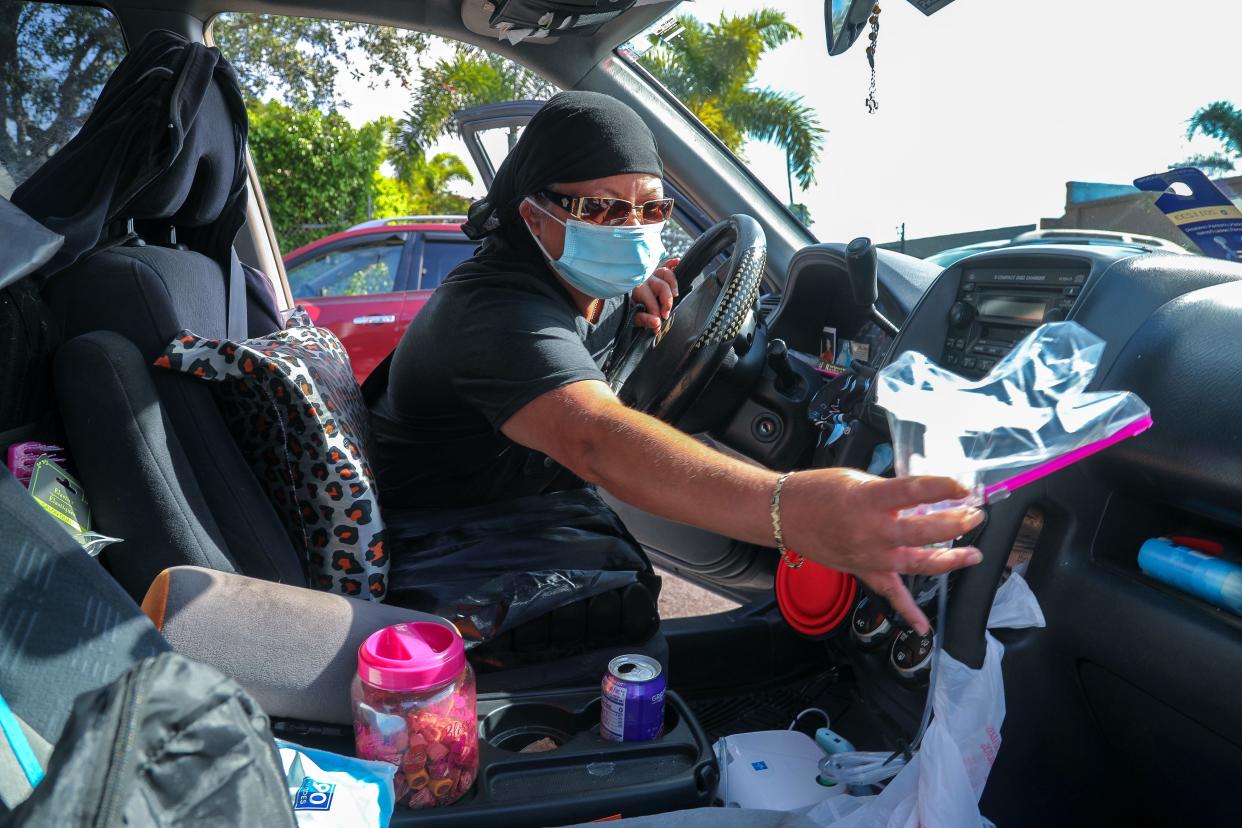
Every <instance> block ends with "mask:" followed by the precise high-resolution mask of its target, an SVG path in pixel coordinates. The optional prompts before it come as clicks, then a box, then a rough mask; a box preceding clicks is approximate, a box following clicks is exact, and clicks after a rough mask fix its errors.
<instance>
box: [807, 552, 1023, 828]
mask: <svg viewBox="0 0 1242 828" xmlns="http://www.w3.org/2000/svg"><path fill="white" fill-rule="evenodd" d="M998 622H999V623H998ZM1011 622H1012V623H1014V624H1015V625H1016V626H1020V627H1042V626H1044V615H1043V612H1042V611H1041V610H1040V608H1039V602H1038V601H1037V600H1036V599H1035V595H1034V593H1032V592H1031V589H1030V587H1029V586H1028V585H1027V584H1026V581H1025V580H1023V578H1022V576H1021V575H1017V574H1014V575H1011V576H1010V577H1009V580H1007V581H1006V582H1005V583H1004V584H1003V585H1002V586H1001V588H1000V589H998V590H997V592H996V599H995V600H994V601H993V602H992V612H991V615H989V618H988V627H989V628H992V629H996V628H999V627H1000V626H1008V625H1009V624H1010V623H1011ZM1004 654H1005V648H1004V646H1003V645H1002V644H1001V643H1000V642H999V641H997V640H996V639H995V638H994V637H993V636H992V635H991V634H988V635H987V654H986V655H985V657H984V660H983V666H982V667H981V668H980V669H978V670H972V669H971V668H969V667H967V666H966V665H965V664H962V663H961V662H960V661H958V660H956V659H954V658H953V657H952V656H950V655H949V654H948V653H944V652H942V653H941V662H940V671H941V672H940V676H939V678H938V680H937V682H936V689H935V697H934V699H933V709H934V711H935V717H934V718H933V719H932V722H931V724H930V725H928V728H927V732H926V733H925V734H924V735H923V743H922V745H921V747H920V748H919V750H918V752H917V753H916V754H915V755H914V758H913V759H912V760H911V761H910V763H909V764H907V765H906V766H905V767H904V768H902V770H901V772H900V773H898V774H897V775H896V776H895V777H893V780H892V781H891V782H889V783H888V787H886V788H885V789H884V790H883V791H882V792H880V793H879V794H878V795H876V796H868V797H837V798H835V799H832V800H828V801H827V802H824V803H822V804H820V805H818V806H816V807H815V808H813V809H812V810H811V811H810V812H809V813H808V814H807V817H808V818H809V819H810V820H811V821H813V822H814V823H815V824H817V825H821V826H828V825H831V826H833V828H968V826H976V825H977V826H984V825H990V823H989V822H988V821H987V820H986V819H984V818H983V816H982V815H981V814H980V813H979V797H980V796H982V795H983V788H984V786H985V785H986V784H987V780H988V773H989V771H991V769H992V764H993V763H994V762H995V761H996V754H997V751H999V750H1000V745H1001V725H1002V724H1004V721H1005V686H1004V681H1003V679H1002V677H1001V659H1002V658H1003V657H1004Z"/></svg>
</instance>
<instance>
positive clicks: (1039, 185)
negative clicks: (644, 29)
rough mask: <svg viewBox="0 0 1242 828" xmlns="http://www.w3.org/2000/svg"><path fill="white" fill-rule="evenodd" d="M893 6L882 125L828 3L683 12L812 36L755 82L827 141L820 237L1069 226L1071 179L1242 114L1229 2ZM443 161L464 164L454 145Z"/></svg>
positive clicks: (1163, 155) (790, 47)
mask: <svg viewBox="0 0 1242 828" xmlns="http://www.w3.org/2000/svg"><path fill="white" fill-rule="evenodd" d="M882 5H883V11H882V12H881V15H880V36H879V45H878V50H877V61H876V63H877V75H878V77H877V81H878V89H877V97H878V99H879V103H880V108H879V111H878V112H877V113H876V114H874V115H869V114H868V113H867V112H866V109H865V107H864V104H863V101H864V99H865V97H866V95H867V86H868V67H867V61H866V55H865V54H864V51H863V49H864V46H865V41H863V42H860V43H858V44H856V45H855V47H854V48H852V49H851V50H850V51H848V52H846V53H845V54H844V55H839V56H837V57H831V58H830V57H828V55H827V52H826V50H825V48H824V20H823V8H822V5H821V4H820V3H819V2H817V0H785V2H780V0H769V2H766V3H765V2H762V0H715V1H714V2H713V1H712V0H700V1H699V2H694V3H685V4H683V5H682V6H681V7H680V8H679V9H678V11H679V12H689V13H692V14H694V15H695V16H697V17H699V18H701V19H705V20H713V19H715V18H716V17H717V16H718V15H719V14H720V13H721V12H724V13H726V14H739V13H745V12H749V11H751V10H754V9H756V8H760V7H765V6H766V7H773V6H776V7H781V8H783V9H784V11H785V13H786V15H787V16H788V18H789V19H790V20H791V21H792V22H793V23H794V24H795V25H796V26H798V27H799V28H800V29H801V30H802V32H803V35H804V37H803V38H802V39H800V40H796V41H793V42H791V43H788V44H786V45H784V46H781V47H779V48H778V49H776V50H774V51H772V52H769V53H767V54H765V56H764V58H763V60H762V62H761V64H760V66H759V70H758V73H757V75H756V77H755V80H754V84H755V85H756V86H768V87H771V88H773V89H777V90H781V91H784V92H788V93H791V94H794V95H799V96H801V97H802V98H803V99H804V100H805V102H806V103H808V104H810V105H811V106H812V107H813V108H814V109H815V110H816V111H817V112H818V113H819V119H820V123H821V125H822V126H824V127H825V128H826V129H827V130H828V133H827V135H826V136H825V140H824V148H823V153H822V155H821V158H820V162H819V164H818V166H817V170H816V182H815V184H814V185H812V187H811V188H810V189H809V190H808V191H806V192H805V193H802V192H795V199H796V200H798V201H801V202H803V203H805V204H806V205H807V206H808V207H809V209H810V213H811V217H812V219H813V222H814V223H813V224H812V231H813V232H814V233H815V235H816V236H817V237H818V238H820V239H821V240H825V241H844V240H848V239H850V238H853V237H854V236H858V235H870V236H871V237H872V238H874V239H877V240H885V241H887V240H891V239H894V238H896V236H897V234H898V232H899V231H898V227H899V226H900V225H901V224H902V223H903V222H904V223H905V225H906V234H907V237H908V238H919V237H922V236H929V235H938V234H942V233H951V232H960V231H965V230H976V229H984V228H989V227H999V226H1004V225H1014V224H1035V223H1037V222H1038V221H1039V219H1040V218H1042V217H1056V216H1060V215H1061V213H1062V211H1063V205H1064V201H1065V184H1066V182H1067V181H1071V180H1080V181H1104V182H1113V183H1128V182H1130V181H1132V180H1133V179H1135V178H1137V177H1139V176H1141V175H1145V174H1148V173H1152V172H1157V171H1159V170H1163V169H1165V168H1167V167H1168V166H1169V165H1170V164H1173V163H1175V162H1177V161H1179V160H1181V159H1183V158H1185V157H1187V156H1188V155H1190V154H1192V153H1194V152H1201V151H1210V150H1212V149H1214V148H1215V146H1216V145H1215V143H1214V142H1211V141H1207V140H1205V139H1201V138H1200V139H1196V140H1195V141H1194V142H1193V143H1188V142H1187V141H1186V138H1185V131H1186V120H1187V118H1189V117H1190V115H1191V114H1193V113H1194V111H1195V110H1196V109H1197V108H1198V107H1200V106H1202V105H1204V104H1207V103H1209V102H1211V101H1214V100H1219V99H1227V100H1234V101H1238V102H1239V103H1242V72H1239V71H1238V69H1237V63H1236V59H1235V55H1236V54H1237V48H1238V46H1237V42H1238V41H1237V38H1238V34H1239V32H1242V3H1237V2H1236V0H1200V1H1199V2H1197V3H1195V4H1186V5H1183V4H1174V3H1170V2H1168V0H1089V2H1084V0H955V2H953V3H951V4H950V5H948V6H947V7H945V8H944V9H943V10H941V11H940V12H937V13H936V14H935V15H933V16H931V17H925V16H924V15H923V14H922V13H920V12H919V11H917V10H916V9H915V8H914V7H913V6H911V5H909V4H908V3H906V2H902V0H885V2H884V3H883V4H882ZM1178 10H1183V11H1182V14H1180V15H1177V14H1176V11H1178ZM864 37H865V35H864ZM346 92H347V95H348V97H349V98H350V99H351V100H353V101H354V106H353V108H352V110H351V111H350V112H349V113H347V117H349V118H350V119H351V120H354V121H355V122H361V121H365V120H369V119H371V118H374V117H376V116H377V115H380V114H394V113H393V108H394V101H393V100H392V98H391V93H384V92H378V93H377V92H373V91H371V90H367V89H365V87H361V86H359V87H358V88H349V87H348V84H347V85H346ZM439 149H451V150H453V151H457V152H459V153H460V154H462V155H463V157H467V156H465V153H464V150H463V148H462V147H460V145H456V146H454V145H452V142H445V143H443V144H442V146H439V147H436V148H435V150H434V151H438V150H439ZM743 155H744V157H745V160H746V162H747V163H748V165H749V166H750V167H751V168H752V169H753V170H755V172H756V173H757V174H758V176H759V178H760V179H761V180H763V181H764V182H765V183H766V184H767V185H768V186H769V188H771V189H772V190H773V192H775V193H776V194H777V195H778V197H780V198H781V199H782V200H784V199H786V198H787V197H788V192H787V185H786V177H785V159H784V151H783V150H781V149H779V148H777V147H775V146H773V145H770V144H760V143H757V142H749V143H748V144H747V146H746V148H745V149H744V151H743ZM795 187H797V184H796V182H795ZM464 191H465V192H467V194H477V193H478V192H479V190H478V188H477V187H476V188H467V189H466V190H464Z"/></svg>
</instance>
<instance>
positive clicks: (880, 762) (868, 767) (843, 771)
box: [819, 573, 949, 787]
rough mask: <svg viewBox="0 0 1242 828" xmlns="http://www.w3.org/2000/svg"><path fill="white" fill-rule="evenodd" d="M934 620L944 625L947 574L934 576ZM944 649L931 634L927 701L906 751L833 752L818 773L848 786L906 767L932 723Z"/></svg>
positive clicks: (881, 779) (876, 779) (869, 782)
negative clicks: (908, 758) (937, 680)
mask: <svg viewBox="0 0 1242 828" xmlns="http://www.w3.org/2000/svg"><path fill="white" fill-rule="evenodd" d="M936 591H937V592H936V621H937V623H938V624H940V627H941V629H943V628H944V619H945V617H946V615H945V614H946V613H947V612H948V608H949V576H948V574H947V573H945V574H941V575H937V576H936ZM943 650H944V640H943V637H942V635H941V634H940V633H939V632H936V633H933V635H932V654H931V672H930V673H929V674H928V676H927V701H926V702H924V704H923V717H922V719H921V720H920V721H919V729H918V730H917V731H916V732H915V735H914V739H913V741H911V742H910V746H909V748H908V749H907V750H898V751H893V752H889V751H884V750H858V751H853V752H850V753H834V754H829V755H827V756H825V757H824V758H823V759H820V760H819V775H820V776H821V777H823V778H824V779H831V780H832V781H834V782H836V783H837V784H843V785H848V786H850V787H854V786H860V787H865V786H869V785H876V784H879V783H880V782H887V781H888V780H889V779H892V778H893V777H894V776H896V775H897V773H898V771H900V770H901V769H902V768H904V767H905V766H906V762H907V759H906V756H907V755H908V754H911V753H913V752H914V751H916V750H918V749H919V745H920V744H921V743H922V741H923V734H924V733H926V732H927V726H928V725H929V724H931V717H932V702H933V701H934V699H935V696H936V679H937V678H938V677H939V675H940V658H941V655H942V651H943Z"/></svg>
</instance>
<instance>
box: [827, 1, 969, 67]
mask: <svg viewBox="0 0 1242 828" xmlns="http://www.w3.org/2000/svg"><path fill="white" fill-rule="evenodd" d="M952 2H953V0H910V5H912V6H914V7H915V8H916V9H918V10H919V11H921V12H922V13H923V14H926V15H931V14H935V13H936V12H938V11H940V10H941V9H943V8H944V7H945V6H947V5H949V4H950V3H952ZM878 5H879V0H824V36H825V38H827V40H828V54H829V55H839V54H841V53H842V52H844V51H845V50H846V49H848V48H850V47H851V46H853V45H854V41H855V40H858V36H859V35H861V34H862V33H863V29H865V28H866V27H867V18H869V17H870V16H871V12H872V9H873V8H874V7H875V6H878Z"/></svg>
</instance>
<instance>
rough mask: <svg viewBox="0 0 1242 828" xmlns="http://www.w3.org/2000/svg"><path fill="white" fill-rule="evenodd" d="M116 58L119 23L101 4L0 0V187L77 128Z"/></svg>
mask: <svg viewBox="0 0 1242 828" xmlns="http://www.w3.org/2000/svg"><path fill="white" fill-rule="evenodd" d="M124 56H125V42H124V40H122V38H121V27H120V25H119V24H117V22H116V20H115V19H114V18H113V17H112V15H111V14H109V13H108V12H106V11H104V10H103V9H99V8H93V7H89V6H65V5H58V4H51V3H48V4H44V3H16V2H5V3H0V76H3V78H4V83H0V177H3V175H4V174H5V173H7V175H8V177H9V178H10V179H11V181H9V182H5V183H6V184H7V186H12V185H14V184H18V183H21V182H22V181H25V180H26V179H27V178H29V177H30V174H31V173H33V172H34V171H35V170H36V169H38V167H39V166H40V165H41V164H42V163H43V162H44V161H46V160H47V157H48V156H49V155H51V154H52V153H53V152H55V151H56V150H58V149H60V148H61V147H62V146H64V144H65V142H67V141H68V140H69V139H70V138H72V137H73V136H74V135H75V134H76V133H77V131H78V129H79V128H80V127H81V126H82V123H83V122H84V121H85V120H86V116H87V115H88V114H90V110H91V107H92V106H93V105H94V103H95V98H96V97H98V95H99V93H100V92H101V91H102V90H103V86H104V83H105V82H106V81H107V79H108V76H109V75H110V74H112V70H113V69H115V68H116V65H117V64H118V63H120V62H121V58H123V57H124ZM5 189H7V187H6V188H5ZM0 195H6V196H7V195H8V193H7V192H4V191H0Z"/></svg>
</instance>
